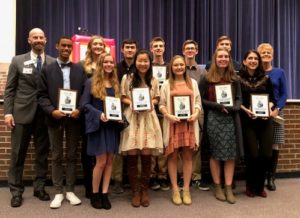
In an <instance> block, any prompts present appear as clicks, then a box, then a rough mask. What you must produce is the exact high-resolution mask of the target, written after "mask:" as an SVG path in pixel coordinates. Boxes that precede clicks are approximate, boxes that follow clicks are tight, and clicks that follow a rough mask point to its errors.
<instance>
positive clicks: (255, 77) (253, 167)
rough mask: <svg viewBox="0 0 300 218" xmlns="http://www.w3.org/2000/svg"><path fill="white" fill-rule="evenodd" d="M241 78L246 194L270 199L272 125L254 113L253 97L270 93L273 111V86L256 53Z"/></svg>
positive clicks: (247, 56)
mask: <svg viewBox="0 0 300 218" xmlns="http://www.w3.org/2000/svg"><path fill="white" fill-rule="evenodd" d="M239 75H240V79H241V88H242V96H243V104H242V106H241V109H242V110H241V120H242V129H243V139H244V147H245V161H246V162H245V163H246V187H247V188H246V195H248V196H249V197H254V196H255V195H258V196H261V197H267V193H266V192H265V191H264V181H265V175H266V164H267V161H268V159H269V158H270V157H271V154H272V134H273V123H272V121H271V119H269V118H261V117H257V116H256V114H255V113H254V112H252V110H251V100H250V98H251V94H268V95H269V102H270V103H269V110H271V108H272V106H273V102H274V98H273V88H272V83H271V80H270V78H269V76H268V75H266V73H265V72H264V70H263V68H262V61H261V57H260V55H259V53H258V52H257V51H255V50H249V51H247V52H246V54H245V56H244V59H243V63H242V68H241V70H240V73H239Z"/></svg>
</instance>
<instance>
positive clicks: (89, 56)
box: [83, 35, 106, 75]
mask: <svg viewBox="0 0 300 218" xmlns="http://www.w3.org/2000/svg"><path fill="white" fill-rule="evenodd" d="M96 39H100V40H101V41H102V42H103V44H104V49H103V52H105V47H106V45H105V43H104V40H103V37H102V36H99V35H95V36H92V38H91V39H90V41H89V42H88V45H87V50H86V53H85V55H86V56H85V59H84V64H83V67H84V70H85V72H86V73H87V74H90V75H91V74H92V63H93V62H94V61H97V60H93V51H92V44H93V43H94V41H95V40H96Z"/></svg>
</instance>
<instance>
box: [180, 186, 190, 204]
mask: <svg viewBox="0 0 300 218" xmlns="http://www.w3.org/2000/svg"><path fill="white" fill-rule="evenodd" d="M182 200H183V203H184V204H185V205H191V204H192V197H191V193H190V191H189V190H184V189H183V191H182Z"/></svg>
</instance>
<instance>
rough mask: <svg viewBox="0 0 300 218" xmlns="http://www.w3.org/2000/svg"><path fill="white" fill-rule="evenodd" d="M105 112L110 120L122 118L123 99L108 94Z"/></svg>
mask: <svg viewBox="0 0 300 218" xmlns="http://www.w3.org/2000/svg"><path fill="white" fill-rule="evenodd" d="M104 112H105V116H106V119H108V120H122V107H121V99H120V98H115V97H111V96H106V97H105V101H104Z"/></svg>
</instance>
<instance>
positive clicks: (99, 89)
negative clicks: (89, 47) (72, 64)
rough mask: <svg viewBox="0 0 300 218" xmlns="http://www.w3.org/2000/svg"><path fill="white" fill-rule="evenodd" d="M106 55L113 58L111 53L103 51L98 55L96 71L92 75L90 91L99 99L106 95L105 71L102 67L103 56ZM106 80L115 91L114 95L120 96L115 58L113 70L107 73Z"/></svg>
mask: <svg viewBox="0 0 300 218" xmlns="http://www.w3.org/2000/svg"><path fill="white" fill-rule="evenodd" d="M108 56H111V57H112V58H113V56H112V55H111V54H107V53H103V54H101V55H100V57H99V59H98V62H97V67H96V71H95V73H94V74H93V76H92V83H91V93H92V94H93V96H94V97H96V98H100V99H101V100H104V98H105V96H107V93H106V88H105V84H104V81H105V72H104V69H103V63H104V60H105V57H108ZM108 80H109V82H110V83H111V86H112V87H113V89H114V91H115V96H116V97H120V85H119V80H118V76H117V67H116V63H115V60H114V70H113V72H112V73H111V74H109V77H108Z"/></svg>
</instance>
